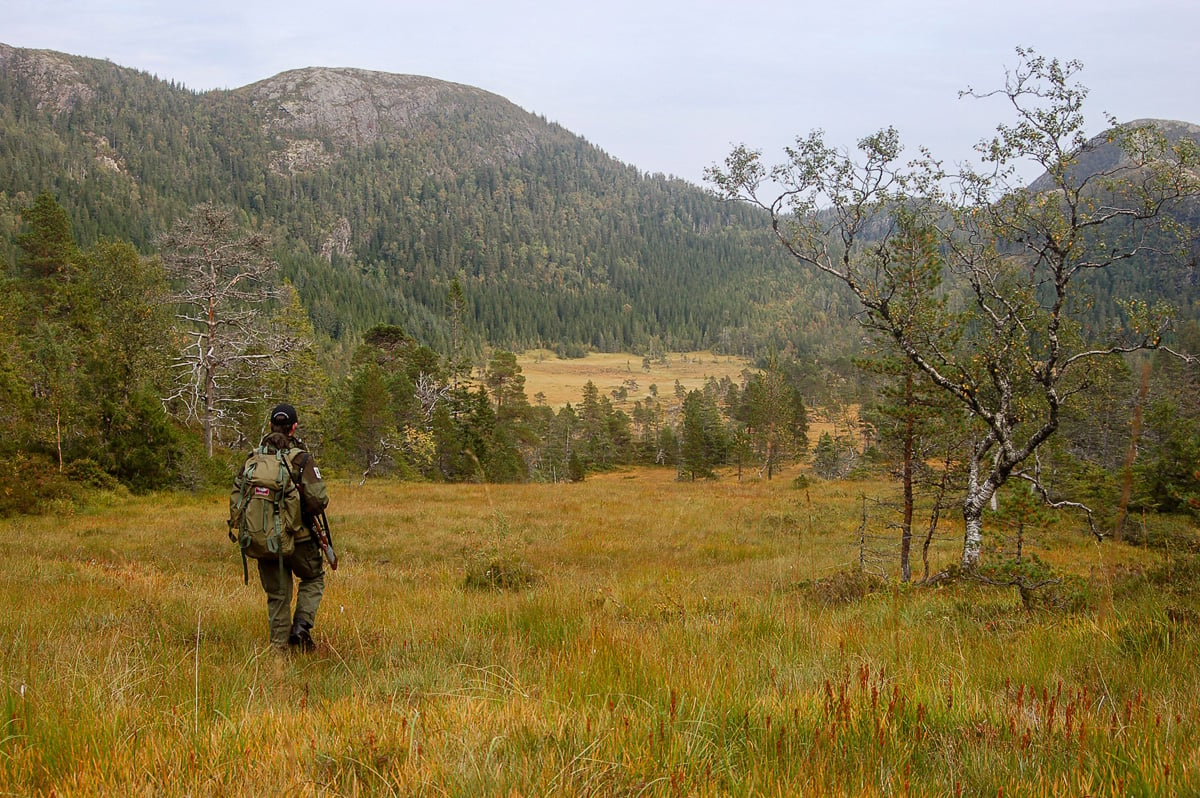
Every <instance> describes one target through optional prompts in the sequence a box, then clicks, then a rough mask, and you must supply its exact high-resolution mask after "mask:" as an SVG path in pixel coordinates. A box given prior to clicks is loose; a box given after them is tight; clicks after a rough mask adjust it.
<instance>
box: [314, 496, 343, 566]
mask: <svg viewBox="0 0 1200 798" xmlns="http://www.w3.org/2000/svg"><path fill="white" fill-rule="evenodd" d="M312 528H313V532H315V533H316V535H317V543H319V544H321V551H322V552H323V553H324V554H325V559H326V560H328V562H329V567H330V568H332V569H333V570H335V571H336V570H337V565H338V558H337V552H335V551H334V550H333V538H332V537H331V536H330V534H329V519H328V518H326V517H325V511H324V510H322V511H321V516H320V517H319V518H318V517H317V516H315V515H314V516H313V517H312Z"/></svg>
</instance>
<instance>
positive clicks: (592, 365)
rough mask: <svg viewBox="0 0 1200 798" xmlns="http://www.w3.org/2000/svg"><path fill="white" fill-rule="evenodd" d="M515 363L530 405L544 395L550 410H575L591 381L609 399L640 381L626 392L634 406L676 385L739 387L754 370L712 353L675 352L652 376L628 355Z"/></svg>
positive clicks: (528, 356) (539, 355)
mask: <svg viewBox="0 0 1200 798" xmlns="http://www.w3.org/2000/svg"><path fill="white" fill-rule="evenodd" d="M517 363H518V365H520V366H521V373H522V374H523V375H524V376H525V395H526V396H528V397H529V401H530V402H534V401H536V399H535V397H536V396H537V394H539V393H541V394H543V395H544V396H545V400H546V404H548V405H550V406H551V407H561V406H562V405H564V404H566V403H568V402H570V403H571V404H577V403H578V402H579V397H580V396H581V395H582V393H583V386H584V385H585V384H587V382H588V381H589V380H590V381H591V382H593V383H595V385H596V387H597V388H598V389H599V391H600V394H601V395H602V396H610V397H611V396H612V391H614V390H617V389H619V388H621V386H622V385H624V384H625V382H626V380H631V379H632V380H636V381H637V384H638V388H637V390H630V391H628V399H627V401H629V402H631V403H632V402H633V401H635V400H638V399H645V398H646V397H648V396H649V395H650V386H651V385H655V386H657V387H658V395H659V397H660V400H665V399H666V398H670V397H672V396H673V395H674V391H675V381H676V380H678V381H679V383H680V384H681V385H682V386H683V387H684V388H685V389H686V390H689V391H690V390H694V389H696V388H700V387H703V385H704V383H705V382H706V381H707V380H708V378H709V377H715V378H716V379H718V380H719V379H721V378H722V377H729V378H730V379H732V380H733V381H734V382H737V383H741V381H742V372H743V371H744V370H746V369H749V368H752V366H751V364H750V362H749V361H748V360H746V359H745V358H738V357H732V356H727V355H714V354H713V353H712V352H672V353H671V354H670V355H668V356H667V358H666V362H665V363H663V362H661V361H659V360H655V361H654V362H652V363H651V364H650V370H649V371H646V370H645V369H643V368H642V359H641V358H640V357H638V356H637V355H630V354H611V353H597V352H593V353H590V354H588V355H587V356H586V357H582V358H571V359H561V358H558V357H556V356H555V355H554V353H552V352H547V351H545V350H537V351H533V352H526V353H524V354H522V355H519V356H518V357H517Z"/></svg>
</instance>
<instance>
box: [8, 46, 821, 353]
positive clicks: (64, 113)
mask: <svg viewBox="0 0 1200 798" xmlns="http://www.w3.org/2000/svg"><path fill="white" fill-rule="evenodd" d="M0 134H2V136H0V219H2V223H3V225H4V227H5V231H6V232H8V233H10V234H11V233H13V232H15V231H16V228H17V226H18V219H17V213H18V210H19V208H20V207H21V206H22V205H25V204H27V203H29V202H30V201H31V200H32V199H33V198H34V197H35V196H36V195H37V194H38V193H40V192H42V191H50V192H51V193H52V194H54V196H55V198H56V199H57V200H58V202H59V203H60V204H62V205H63V207H64V208H65V209H66V210H67V212H68V215H69V216H70V218H71V219H72V223H73V225H74V229H75V230H76V233H77V235H78V236H79V239H80V241H81V243H83V244H84V245H87V244H90V243H91V242H94V241H96V240H98V239H100V238H101V237H116V238H120V239H123V240H128V241H130V242H131V243H132V244H133V245H134V246H135V247H137V248H138V250H139V251H141V252H143V253H146V254H150V253H153V252H155V251H156V249H157V245H156V241H157V237H158V236H160V235H161V234H162V233H164V232H165V231H166V230H167V228H168V227H169V225H170V224H171V222H172V221H173V220H174V219H176V218H179V217H181V216H183V215H185V214H186V212H187V211H188V210H189V209H190V208H192V207H194V206H195V205H197V204H199V203H204V202H208V203H215V204H218V205H224V206H229V207H233V208H236V209H238V211H239V213H240V214H241V216H242V221H243V222H244V223H245V224H247V225H249V226H253V227H255V228H258V229H260V230H262V231H264V232H266V233H267V234H269V235H270V236H271V237H272V239H273V242H274V252H275V255H276V257H277V258H278V259H279V260H280V262H281V264H282V266H283V271H284V274H285V276H287V277H288V279H290V280H291V282H292V283H293V285H295V287H296V288H297V290H298V291H299V293H300V297H301V301H302V302H303V303H304V305H305V307H306V308H307V309H308V311H309V314H310V316H311V317H312V320H313V323H314V325H315V327H316V330H317V332H318V333H319V334H322V335H325V336H328V337H329V338H330V339H331V340H333V341H350V340H353V339H354V337H355V336H356V335H358V334H360V333H361V332H362V331H364V330H366V329H368V328H369V327H371V326H373V325H374V324H379V323H388V324H395V325H398V326H400V327H403V328H404V329H405V330H407V331H409V332H410V333H411V334H413V335H414V336H416V337H417V338H419V339H420V340H421V341H422V342H424V343H426V344H429V345H431V346H434V347H437V348H439V349H440V348H444V347H446V346H447V345H448V342H449V339H450V336H451V330H450V325H449V323H448V322H447V318H446V314H445V312H444V306H445V301H446V296H447V292H448V290H449V287H450V283H451V281H452V280H453V279H455V278H458V280H459V283H460V285H461V289H462V291H463V298H464V301H465V303H466V307H467V311H468V312H467V314H466V316H467V319H466V320H467V322H468V324H469V329H468V334H469V335H470V336H471V339H472V342H473V345H474V346H475V348H476V350H477V351H478V348H479V346H480V345H481V344H482V343H483V342H484V340H486V342H487V343H488V344H491V345H495V346H504V347H508V348H522V347H530V346H546V347H549V348H557V349H560V350H564V351H572V352H581V351H582V350H583V349H585V348H595V349H599V350H604V351H633V350H647V349H649V348H650V347H652V346H657V347H658V348H660V349H661V348H664V347H670V348H674V349H691V348H707V347H711V346H717V347H723V348H725V349H727V350H730V351H732V350H746V351H748V350H749V349H750V348H752V347H753V346H754V345H755V344H756V343H758V342H759V341H760V340H761V338H762V331H763V330H764V329H767V328H768V326H769V325H770V323H771V322H772V321H773V320H774V319H777V318H788V319H789V320H790V321H792V322H793V323H794V322H796V321H797V320H798V321H799V322H800V325H799V328H798V329H796V330H795V331H794V332H792V333H789V335H790V336H791V337H792V338H796V339H802V340H803V341H804V342H805V344H804V345H805V346H814V347H815V346H818V345H827V344H828V343H829V342H827V341H826V340H825V338H826V337H825V336H824V335H823V334H822V333H821V330H822V329H823V328H824V327H825V326H826V324H827V322H828V320H829V318H831V317H838V316H839V315H841V317H844V313H845V309H844V306H842V305H839V303H838V297H837V294H836V292H832V293H831V292H830V291H829V289H828V288H827V287H823V286H820V285H813V286H807V287H806V285H805V284H804V283H803V282H802V275H800V274H798V273H797V272H796V270H794V269H791V268H789V267H788V265H787V263H786V261H785V260H784V259H783V257H782V255H781V253H779V251H778V250H777V248H775V247H774V246H773V245H772V243H771V242H770V240H769V238H768V237H767V236H766V234H765V231H764V229H763V225H762V224H761V219H759V218H756V215H755V214H754V213H752V212H751V211H750V210H749V209H747V208H745V207H742V206H739V205H736V204H728V203H721V202H718V201H716V200H715V199H713V198H712V197H710V196H708V195H706V194H705V193H704V192H702V191H701V190H699V189H698V188H696V187H695V186H691V185H689V184H687V183H684V182H683V181H679V180H673V179H669V178H666V177H663V176H662V175H644V174H641V173H639V172H638V170H636V169H634V168H633V167H630V166H626V165H624V164H621V163H620V162H618V161H616V160H614V159H612V158H610V157H608V156H607V155H605V154H604V153H603V152H602V151H601V150H599V149H598V148H596V147H595V146H593V145H591V144H589V143H588V142H587V141H585V140H584V139H582V138H580V137H579V136H577V135H574V134H572V133H570V132H568V131H566V130H564V129H563V128H562V127H560V126H558V125H555V124H552V123H549V122H547V121H546V120H545V119H543V118H540V117H537V116H534V115H532V114H529V113H527V112H525V111H523V110H521V109H520V108H517V107H516V106H514V105H513V104H511V103H509V102H508V101H506V100H504V99H503V98H500V97H498V96H496V95H493V94H489V93H487V92H484V91H481V90H479V89H474V88H471V87H468V86H461V85H457V84H452V83H446V82H443V81H438V80H433V79H430V78H423V77H414V76H406V75H390V74H384V73H376V72H366V71H361V70H352V69H302V70H296V71H293V72H287V73H284V74H282V75H278V76H276V77H273V78H270V79H268V80H264V81H262V82H259V83H256V84H253V85H251V86H247V87H244V88H240V89H236V90H233V91H210V92H203V93H196V92H193V91H190V90H188V89H187V88H185V87H183V86H179V85H176V84H174V83H170V82H166V81H162V80H159V79H157V78H156V77H154V76H152V75H149V74H146V73H144V72H138V71H135V70H131V69H125V68H122V67H118V66H115V65H113V64H111V63H109V62H106V61H96V60H90V59H84V58H77V57H72V56H67V55H62V54H58V53H50V52H43V51H29V50H19V49H14V48H10V47H5V46H2V45H0ZM8 254H9V260H12V256H13V253H12V251H11V250H10V252H9V253H8ZM810 308H811V309H812V310H811V311H810V310H808V309H810ZM832 343H833V345H834V347H835V349H836V348H840V347H841V344H840V343H839V342H836V341H835V342H832Z"/></svg>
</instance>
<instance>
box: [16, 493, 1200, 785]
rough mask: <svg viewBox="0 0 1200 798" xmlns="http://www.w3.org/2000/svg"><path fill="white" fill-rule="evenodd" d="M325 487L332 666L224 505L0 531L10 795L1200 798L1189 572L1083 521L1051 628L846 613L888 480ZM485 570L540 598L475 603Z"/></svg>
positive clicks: (920, 603)
mask: <svg viewBox="0 0 1200 798" xmlns="http://www.w3.org/2000/svg"><path fill="white" fill-rule="evenodd" d="M329 487H330V495H331V498H332V505H331V507H330V520H331V522H332V524H333V527H334V532H335V535H336V536H337V537H336V539H337V542H338V545H339V548H340V551H341V552H342V556H343V564H342V567H341V569H340V570H339V571H338V572H337V573H336V574H331V575H330V577H329V579H328V588H327V593H326V598H325V602H324V604H323V606H322V610H321V614H320V616H319V618H318V623H317V629H316V633H317V639H318V648H317V651H316V652H315V653H314V654H313V655H311V656H292V657H288V658H283V659H277V658H275V657H274V656H273V655H272V654H271V653H270V652H269V651H268V650H267V649H266V646H265V637H266V618H265V610H264V608H263V602H262V594H261V590H260V589H259V588H258V587H257V586H256V585H254V584H251V585H250V586H248V587H244V586H243V585H242V584H241V564H240V561H239V560H238V558H237V556H236V554H235V551H234V549H233V547H232V546H231V545H230V544H228V543H227V542H226V541H225V537H224V536H225V532H224V523H223V514H224V506H225V498H224V497H223V496H220V495H215V496H186V495H162V496H150V497H140V498H135V499H113V500H111V501H109V502H106V503H98V504H97V505H96V506H93V507H92V508H89V509H87V510H84V511H71V509H70V508H67V507H64V508H61V509H62V512H60V513H57V514H55V515H53V516H47V517H43V518H17V519H7V520H0V537H2V538H3V539H4V540H6V541H9V542H10V544H13V545H10V557H9V558H8V562H7V564H6V567H5V568H4V569H0V602H2V603H3V606H4V612H2V613H0V713H2V714H0V729H2V730H3V731H2V732H0V794H18V795H83V796H93V795H95V796H99V795H162V796H175V795H180V796H182V795H230V796H233V795H268V794H279V793H286V794H296V795H455V796H467V795H566V796H573V795H580V796H584V795H586V796H608V795H615V796H635V795H645V796H677V795H698V796H717V795H721V796H727V795H745V796H750V795H798V794H812V795H848V796H883V795H938V796H941V795H956V794H963V795H997V794H1000V793H1003V794H1005V795H1017V794H1021V795H1045V796H1050V795H1063V796H1079V795H1118V794H1137V795H1151V794H1153V795H1171V794H1175V795H1183V794H1196V792H1195V791H1196V790H1197V789H1198V788H1200V734H1197V732H1198V731H1200V724H1198V723H1197V719H1196V717H1195V713H1194V707H1195V706H1196V703H1197V701H1198V700H1200V671H1198V670H1197V668H1196V667H1195V662H1196V660H1197V657H1198V656H1200V635H1197V625H1198V624H1197V622H1196V620H1195V617H1196V613H1195V611H1194V609H1191V607H1190V605H1189V604H1188V601H1187V600H1186V596H1187V595H1189V594H1187V593H1186V592H1179V591H1180V589H1181V587H1182V586H1184V585H1185V584H1186V585H1191V586H1192V587H1195V585H1196V584H1197V582H1198V580H1200V576H1196V575H1193V576H1192V577H1187V576H1186V573H1191V572H1185V571H1184V570H1183V564H1182V562H1180V563H1176V564H1174V565H1173V567H1174V568H1175V569H1176V570H1175V571H1173V574H1174V576H1173V577H1172V579H1173V582H1172V584H1171V586H1169V588H1168V587H1164V586H1162V585H1161V584H1160V585H1157V586H1155V585H1147V586H1145V587H1139V585H1140V584H1142V582H1139V581H1138V578H1137V575H1138V574H1140V573H1143V572H1145V571H1146V570H1147V569H1149V568H1152V567H1154V566H1156V564H1157V563H1158V562H1159V556H1158V555H1156V554H1155V553H1154V552H1146V551H1143V550H1140V549H1134V548H1130V547H1124V546H1117V545H1113V544H1105V545H1103V546H1096V545H1095V544H1094V543H1093V542H1092V541H1091V540H1090V539H1089V538H1088V536H1087V535H1086V534H1084V533H1083V532H1082V531H1081V530H1079V529H1078V528H1077V526H1073V525H1072V524H1071V523H1069V522H1064V523H1062V524H1059V525H1056V526H1053V527H1049V528H1046V529H1039V530H1030V531H1029V532H1028V540H1027V545H1028V547H1029V549H1028V550H1029V551H1031V552H1032V551H1036V552H1038V553H1039V554H1041V555H1043V556H1044V557H1045V558H1046V559H1047V561H1050V562H1053V563H1054V564H1056V565H1059V566H1061V567H1064V568H1068V569H1070V570H1071V571H1072V572H1073V573H1076V574H1079V575H1083V576H1086V577H1089V578H1091V579H1092V581H1093V583H1094V585H1095V587H1094V588H1093V590H1095V591H1096V596H1097V598H1098V599H1099V600H1098V601H1097V603H1096V605H1095V606H1094V608H1092V609H1090V610H1088V611H1085V612H1082V613H1079V614H1073V615H1052V614H1045V615H1044V614H1038V613H1030V612H1027V611H1025V610H1023V609H1022V607H1021V603H1020V600H1019V598H1018V596H1017V595H1016V594H1015V591H1012V590H1002V589H997V588H990V587H985V586H981V585H978V584H973V583H954V584H950V585H946V586H943V587H941V588H938V589H924V590H921V589H902V588H899V587H896V586H893V587H892V588H890V589H885V590H884V591H883V592H876V593H872V594H868V595H866V596H865V597H861V598H859V599H857V600H853V601H849V602H846V601H841V600H839V601H836V602H831V601H827V600H826V599H841V594H840V593H839V592H838V591H839V588H838V587H837V584H836V583H834V582H832V581H831V582H829V583H828V584H829V585H830V586H829V587H825V588H823V587H821V583H822V580H824V578H825V577H831V576H836V575H837V574H839V573H842V572H843V569H844V568H845V567H846V566H847V565H848V564H850V563H851V562H852V561H853V560H854V559H855V552H856V545H855V541H854V539H855V529H856V528H857V525H858V522H859V517H860V507H861V501H860V496H861V494H863V493H872V494H877V493H879V492H883V491H886V490H887V489H888V486H885V485H881V484H877V483H870V482H819V481H818V482H814V483H813V485H812V486H811V487H810V488H809V489H807V490H797V489H795V488H794V487H792V486H791V480H790V479H787V478H784V479H776V480H773V481H771V482H763V481H746V482H740V483H739V482H737V481H736V480H734V479H730V478H726V479H723V480H721V481H719V482H716V483H691V482H689V483H681V482H676V481H674V479H673V475H672V473H671V472H668V471H663V470H640V469H639V470H629V471H624V472H619V473H611V474H606V475H604V476H602V477H596V478H589V479H588V480H586V481H585V482H582V483H577V484H565V485H459V486H454V485H421V484H412V483H394V482H369V483H367V484H366V485H364V486H361V487H359V486H358V484H357V481H356V480H343V479H336V478H331V480H330V486H329ZM957 538H958V532H957V531H956V530H955V529H954V528H953V527H952V528H951V529H949V530H947V532H946V535H945V537H944V538H943V539H941V540H939V542H938V543H937V544H936V548H935V552H934V558H935V563H934V566H935V568H936V567H940V566H941V565H944V564H947V563H950V562H953V561H954V559H955V557H956V555H957V548H958V545H959V542H958V539H957ZM479 561H483V562H492V561H512V562H516V563H519V564H520V565H522V566H523V567H525V568H527V569H528V570H529V571H530V572H531V573H533V574H535V575H536V579H535V580H534V581H533V582H532V584H529V585H528V586H527V587H525V589H522V590H518V591H490V590H479V589H474V588H473V587H471V586H470V585H469V583H468V581H467V580H466V578H465V577H466V576H467V574H468V573H469V572H470V570H471V568H472V566H473V565H474V564H475V563H477V562H479ZM1193 570H1195V569H1193ZM1188 579H1190V581H1187V580H1188ZM809 580H814V581H813V582H810V581H809ZM806 584H808V585H810V586H807V587H806ZM811 585H815V587H813V586H811ZM823 591H825V592H828V595H823Z"/></svg>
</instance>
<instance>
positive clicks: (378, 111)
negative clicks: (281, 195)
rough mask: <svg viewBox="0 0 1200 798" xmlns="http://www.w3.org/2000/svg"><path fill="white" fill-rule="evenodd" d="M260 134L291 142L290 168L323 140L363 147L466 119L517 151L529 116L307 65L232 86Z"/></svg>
mask: <svg viewBox="0 0 1200 798" xmlns="http://www.w3.org/2000/svg"><path fill="white" fill-rule="evenodd" d="M237 91H239V92H245V93H247V94H248V95H249V97H250V102H251V104H252V105H253V106H254V107H255V109H256V110H257V111H258V113H260V114H261V115H262V117H263V118H264V120H265V121H264V124H265V126H266V128H267V129H268V130H270V131H271V132H273V133H276V134H277V135H280V136H282V137H284V138H285V139H288V140H290V141H291V142H292V146H291V147H290V148H289V149H290V150H295V151H296V152H297V153H300V156H299V157H290V158H289V159H287V160H289V161H290V163H291V164H292V165H293V166H296V165H298V166H300V167H301V168H303V166H304V164H305V160H306V159H309V160H311V159H312V158H313V157H314V153H313V150H312V147H311V145H305V144H302V143H301V142H304V141H309V142H312V141H313V140H314V139H323V140H326V141H329V142H331V143H332V144H333V145H334V146H335V147H336V148H342V149H345V148H356V147H364V146H369V145H371V144H373V143H375V142H377V141H380V140H388V139H390V138H392V137H394V136H397V135H402V134H404V133H406V132H411V130H412V129H414V128H419V127H421V126H423V125H426V124H434V123H436V122H438V121H440V120H446V119H451V118H455V117H459V118H461V117H474V118H476V119H478V120H481V121H482V120H486V121H488V122H489V123H492V124H494V125H495V127H496V128H497V129H499V131H501V135H502V137H503V138H504V141H505V148H506V149H508V150H510V151H511V150H516V152H517V153H519V152H521V151H523V150H524V148H525V147H528V146H529V145H531V144H532V143H533V142H534V141H535V139H536V132H535V130H534V125H533V117H531V116H530V115H529V114H527V113H526V112H525V111H522V110H521V109H519V108H517V107H516V106H514V105H512V104H511V103H509V102H508V101H507V100H504V99H503V98H501V97H498V96H496V95H494V94H490V93H489V92H486V91H483V90H482V89H476V88H473V87H471V86H464V85H461V84H458V83H449V82H447V81H442V80H435V79H433V78H426V77H420V76H417V75H393V74H389V73H385V72H372V71H370V70H365V69H330V68H324V67H312V68H308V69H296V70H291V71H289V72H283V73H281V74H279V75H276V76H275V77H273V78H268V79H267V80H263V81H259V82H258V83H254V84H251V85H250V86H246V87H245V88H242V89H238V90H237Z"/></svg>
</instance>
